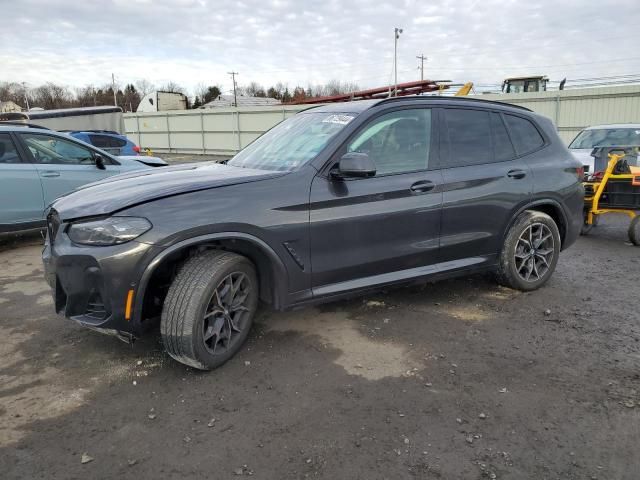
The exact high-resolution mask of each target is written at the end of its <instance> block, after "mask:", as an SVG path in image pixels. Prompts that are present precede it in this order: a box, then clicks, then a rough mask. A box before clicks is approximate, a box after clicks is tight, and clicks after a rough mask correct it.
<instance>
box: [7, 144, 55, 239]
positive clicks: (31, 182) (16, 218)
mask: <svg viewBox="0 0 640 480" xmlns="http://www.w3.org/2000/svg"><path fill="white" fill-rule="evenodd" d="M43 211H44V199H43V196H42V186H41V184H40V178H39V176H38V171H37V170H36V167H35V166H34V165H33V164H32V163H30V162H28V161H27V160H26V158H25V156H24V155H22V154H21V153H20V151H19V149H18V148H17V146H16V142H15V141H14V139H13V138H12V136H11V134H10V133H0V231H2V230H5V231H10V230H13V229H14V228H15V227H16V225H17V224H19V223H29V222H37V221H40V220H42V218H43Z"/></svg>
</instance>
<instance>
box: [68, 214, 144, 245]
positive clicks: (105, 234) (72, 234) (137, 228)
mask: <svg viewBox="0 0 640 480" xmlns="http://www.w3.org/2000/svg"><path fill="white" fill-rule="evenodd" d="M151 227H152V225H151V222H149V220H147V219H146V218H138V217H109V218H105V219H103V220H95V221H92V222H83V223H74V224H72V225H71V226H70V227H69V231H68V232H67V235H69V238H70V239H71V241H72V242H74V243H79V244H81V245H96V246H107V245H119V244H121V243H126V242H128V241H130V240H133V239H134V238H138V237H139V236H140V235H142V234H143V233H145V232H146V231H148V230H149V229H150V228H151Z"/></svg>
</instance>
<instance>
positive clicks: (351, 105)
mask: <svg viewBox="0 0 640 480" xmlns="http://www.w3.org/2000/svg"><path fill="white" fill-rule="evenodd" d="M416 101H419V102H425V103H426V102H429V103H441V102H442V103H443V104H452V105H453V104H464V103H467V104H471V105H474V104H475V105H496V106H500V107H505V108H517V109H519V110H525V111H527V112H531V111H532V110H530V109H528V108H526V107H521V106H520V105H514V104H511V103H505V102H498V101H495V100H485V99H482V98H472V97H442V96H437V95H405V96H402V97H390V98H382V99H375V100H356V101H353V102H339V103H328V104H325V105H318V106H309V109H308V110H312V111H314V112H335V113H361V112H363V111H365V110H368V109H369V108H372V107H374V106H376V105H380V104H383V103H396V102H398V103H415V102H416Z"/></svg>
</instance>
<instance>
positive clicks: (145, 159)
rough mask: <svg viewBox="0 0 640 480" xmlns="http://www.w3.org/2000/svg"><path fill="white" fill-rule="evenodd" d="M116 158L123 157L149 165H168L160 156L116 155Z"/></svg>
mask: <svg viewBox="0 0 640 480" xmlns="http://www.w3.org/2000/svg"><path fill="white" fill-rule="evenodd" d="M116 158H124V159H125V160H135V161H136V162H140V163H144V164H145V165H149V166H151V167H164V166H166V165H169V164H168V163H167V162H165V161H164V160H163V159H161V158H160V157H150V156H148V155H118V156H117V157H116Z"/></svg>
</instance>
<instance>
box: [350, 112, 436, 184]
mask: <svg viewBox="0 0 640 480" xmlns="http://www.w3.org/2000/svg"><path fill="white" fill-rule="evenodd" d="M430 145H431V110H430V109H427V108H420V109H410V110H399V111H397V112H392V113H387V114H385V115H381V116H380V117H377V118H375V119H374V120H372V121H371V122H370V123H369V124H368V125H366V126H365V128H364V130H362V131H361V132H360V133H358V134H357V135H356V137H355V138H354V139H353V140H352V141H351V142H349V145H348V146H347V152H362V153H366V154H368V155H369V158H371V159H372V160H373V161H374V162H375V164H376V175H385V174H389V173H403V172H413V171H416V170H425V169H426V168H427V167H428V165H429V149H430Z"/></svg>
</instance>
